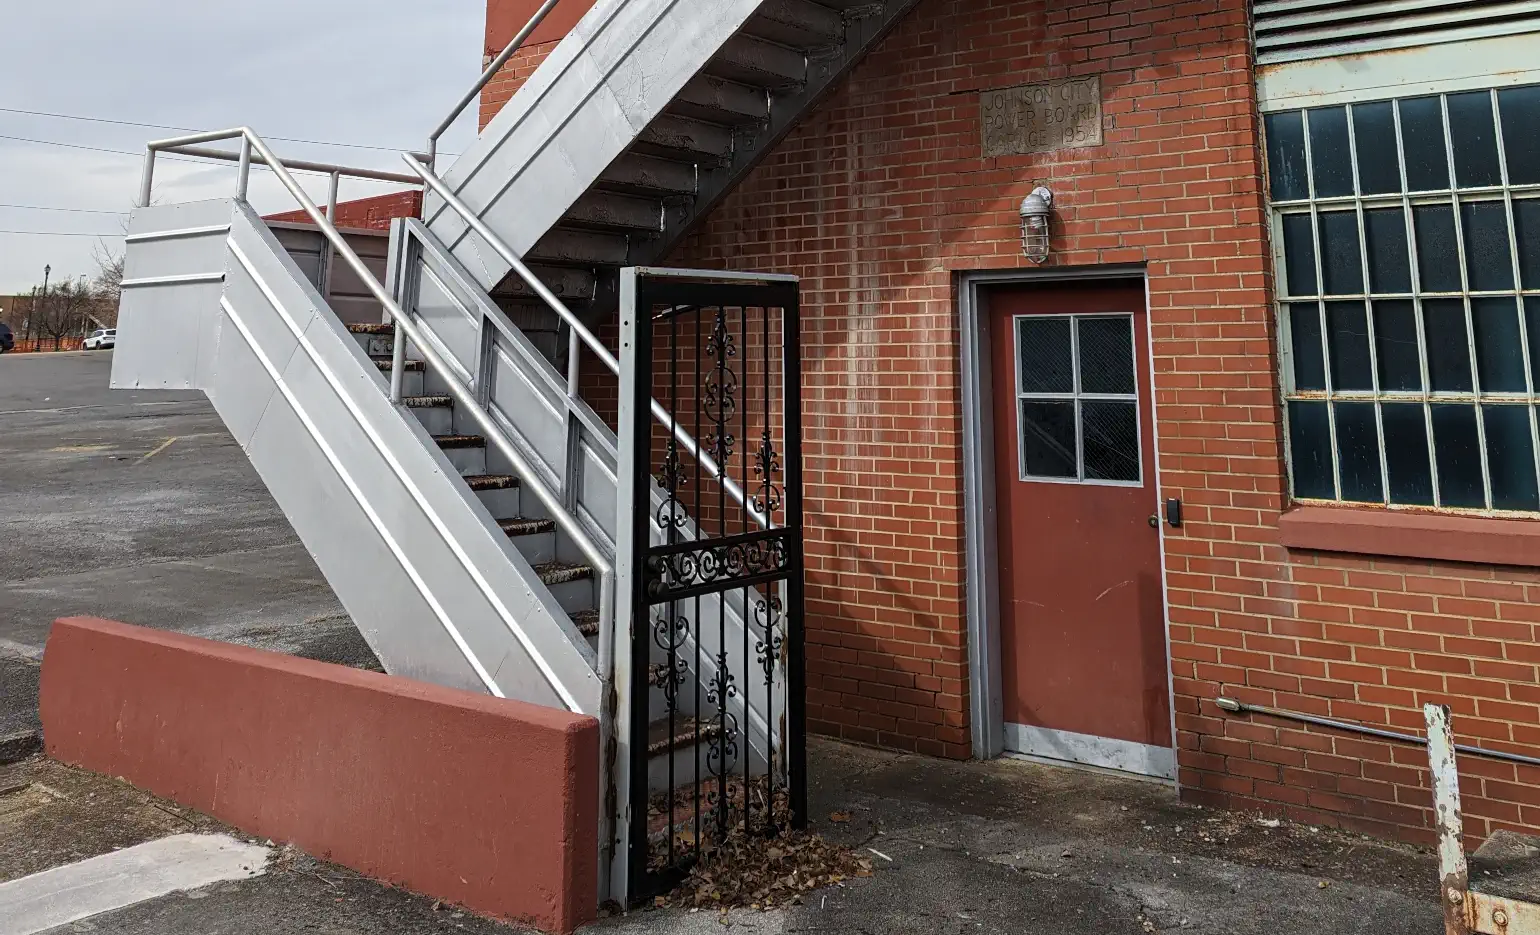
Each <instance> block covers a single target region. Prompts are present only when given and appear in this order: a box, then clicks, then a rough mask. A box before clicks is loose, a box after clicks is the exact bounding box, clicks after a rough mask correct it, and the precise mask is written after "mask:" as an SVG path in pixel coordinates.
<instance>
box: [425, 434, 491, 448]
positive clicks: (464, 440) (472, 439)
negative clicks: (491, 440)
mask: <svg viewBox="0 0 1540 935" xmlns="http://www.w3.org/2000/svg"><path fill="white" fill-rule="evenodd" d="M433 441H434V442H435V443H437V444H438V446H439V447H440V448H485V447H486V446H487V440H486V438H485V437H484V436H481V435H435V436H433Z"/></svg>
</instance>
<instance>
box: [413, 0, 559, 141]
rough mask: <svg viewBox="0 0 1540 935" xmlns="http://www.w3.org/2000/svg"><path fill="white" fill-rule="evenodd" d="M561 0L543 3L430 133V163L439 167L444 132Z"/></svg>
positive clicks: (547, 0)
mask: <svg viewBox="0 0 1540 935" xmlns="http://www.w3.org/2000/svg"><path fill="white" fill-rule="evenodd" d="M560 2H561V0H545V3H543V4H541V6H540V9H538V10H536V11H535V15H534V16H531V17H530V18H529V22H527V23H525V24H524V28H523V29H521V30H519V31H518V34H517V35H515V36H514V37H513V41H512V42H510V43H508V44H507V45H505V46H503V50H502V51H501V52H499V53H498V54H497V57H496V58H494V59H492V61H491V62H489V63H488V64H487V67H486V68H485V69H483V70H482V72H481V77H480V78H477V79H476V83H475V84H474V85H472V86H471V89H470V90H469V91H466V92H465V96H464V97H462V98H460V103H458V104H456V105H455V106H454V109H453V110H451V111H450V112H449V116H447V117H445V118H444V120H443V122H441V123H440V124H439V125H438V126H437V127H435V128H434V129H433V132H432V133H430V134H428V152H427V160H426V161H427V163H428V165H430V166H433V167H434V168H437V167H438V139H439V137H441V136H443V135H444V133H445V132H446V131H448V129H449V126H450V124H452V123H454V122H455V121H456V120H459V119H460V115H461V114H463V113H465V108H467V107H469V106H470V103H471V101H474V100H475V99H476V96H477V95H478V94H480V93H481V92H482V91H483V90H484V89H485V88H486V86H487V85H489V84H491V83H492V79H493V78H494V77H496V76H497V73H498V72H500V71H502V70H503V66H504V65H506V64H508V60H509V59H510V58H513V53H515V52H517V51H519V49H520V48H521V47H522V46H523V45H524V40H525V39H528V38H529V35H530V33H532V32H534V31H535V30H536V29H538V28H539V26H540V24H541V23H542V22H544V21H545V16H546V14H547V13H549V12H551V10H553V9H555V7H556V4H558V3H560Z"/></svg>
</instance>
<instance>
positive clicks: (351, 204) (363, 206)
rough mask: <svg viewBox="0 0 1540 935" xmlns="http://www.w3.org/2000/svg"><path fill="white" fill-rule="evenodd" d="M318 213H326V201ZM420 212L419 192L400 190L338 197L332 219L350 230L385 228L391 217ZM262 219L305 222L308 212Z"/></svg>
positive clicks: (403, 216)
mask: <svg viewBox="0 0 1540 935" xmlns="http://www.w3.org/2000/svg"><path fill="white" fill-rule="evenodd" d="M321 213H322V214H325V213H326V205H321ZM421 216H422V192H420V191H404V192H392V193H390V194H388V195H375V196H374V197H372V198H359V199H357V200H354V201H339V202H338V203H337V216H336V218H334V219H333V223H334V224H336V225H337V226H338V227H346V228H351V229H353V230H375V231H388V230H390V222H391V219H393V218H415V217H421ZM263 220H264V221H285V222H289V223H294V224H309V223H310V215H308V214H306V213H305V212H304V211H303V210H295V211H285V212H284V213H283V214H271V215H268V216H267V217H264V218H263Z"/></svg>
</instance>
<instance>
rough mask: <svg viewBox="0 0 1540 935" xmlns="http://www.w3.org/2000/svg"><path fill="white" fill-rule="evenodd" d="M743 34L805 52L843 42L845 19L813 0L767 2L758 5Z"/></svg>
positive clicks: (837, 12) (835, 11)
mask: <svg viewBox="0 0 1540 935" xmlns="http://www.w3.org/2000/svg"><path fill="white" fill-rule="evenodd" d="M744 32H746V33H748V34H749V35H751V36H756V37H758V38H760V39H767V40H769V41H771V42H779V43H780V44H781V45H786V46H790V47H791V48H793V49H801V50H804V51H806V50H808V49H817V48H824V47H827V46H831V45H834V44H836V43H838V42H839V41H840V40H842V39H844V38H845V19H844V17H842V16H840V13H839V11H838V10H831V9H830V8H829V7H827V6H824V5H823V4H821V3H814V2H813V0H769V2H767V3H763V4H760V9H759V12H757V13H755V14H754V16H753V18H752V19H750V20H749V22H748V25H746V26H745V27H744Z"/></svg>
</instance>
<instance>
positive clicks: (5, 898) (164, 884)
mask: <svg viewBox="0 0 1540 935" xmlns="http://www.w3.org/2000/svg"><path fill="white" fill-rule="evenodd" d="M269 853H270V851H269V849H268V848H265V847H262V846H260V845H256V844H246V843H245V842H242V841H239V840H237V839H235V838H232V837H230V836H229V835H227V834H177V835H172V836H171V837H169V838H161V839H160V840H157V841H150V842H147V843H145V844H139V845H135V846H134V847H127V848H124V849H123V850H121V851H113V852H112V853H110V854H103V855H102V856H100V857H92V858H91V859H89V860H82V861H80V862H79V863H74V864H67V865H65V866H63V867H55V868H54V869H52V870H44V871H43V872H42V873H34V874H32V875H31V876H28V877H22V878H21V879H19V880H12V881H10V882H9V883H0V935H35V933H37V932H42V931H46V930H48V929H51V928H55V927H57V926H60V925H67V924H69V923H71V922H78V921H79V920H81V919H86V918H90V917H91V916H94V915H100V914H101V913H104V912H111V911H113V910H114V909H122V908H124V907H125V906H132V905H134V904H136V903H141V902H144V901H145V900H149V899H156V898H158V897H161V896H165V895H168V894H170V893H175V892H178V891H179V890H193V889H198V888H199V887H203V886H208V885H209V884H211V883H219V882H221V881H224V880H244V879H248V878H250V877H254V876H260V875H261V874H263V873H265V872H266V871H267V858H268V855H269Z"/></svg>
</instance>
